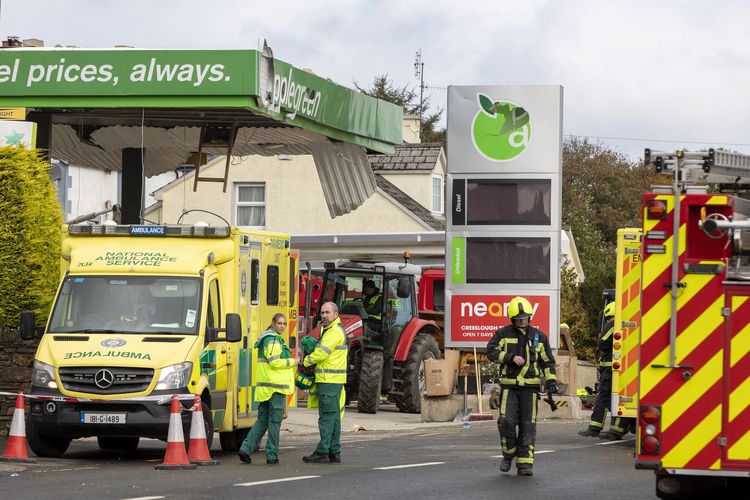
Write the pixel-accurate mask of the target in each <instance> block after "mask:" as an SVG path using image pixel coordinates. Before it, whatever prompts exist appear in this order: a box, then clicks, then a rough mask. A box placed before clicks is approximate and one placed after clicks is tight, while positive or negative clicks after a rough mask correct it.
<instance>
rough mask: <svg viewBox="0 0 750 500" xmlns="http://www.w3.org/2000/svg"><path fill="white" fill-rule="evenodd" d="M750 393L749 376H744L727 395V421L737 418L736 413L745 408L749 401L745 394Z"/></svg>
mask: <svg viewBox="0 0 750 500" xmlns="http://www.w3.org/2000/svg"><path fill="white" fill-rule="evenodd" d="M748 394H750V378H746V379H745V380H744V382H742V383H741V384H740V385H738V386H737V388H735V389H734V390H733V391H732V393H731V394H730V395H729V422H730V425H731V422H732V421H733V420H734V419H735V418H737V415H739V414H740V413H742V412H743V410H744V409H745V408H747V406H748V404H750V401H748V399H747V395H748Z"/></svg>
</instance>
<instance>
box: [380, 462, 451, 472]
mask: <svg viewBox="0 0 750 500" xmlns="http://www.w3.org/2000/svg"><path fill="white" fill-rule="evenodd" d="M444 463H445V462H425V463H423V464H405V465H391V466H388V467H373V468H372V470H391V469H408V468H410V467H427V466H428V465H442V464H444Z"/></svg>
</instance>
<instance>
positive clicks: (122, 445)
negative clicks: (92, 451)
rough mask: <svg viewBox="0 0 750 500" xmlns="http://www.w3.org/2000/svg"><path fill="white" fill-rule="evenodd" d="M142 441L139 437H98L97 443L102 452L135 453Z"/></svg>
mask: <svg viewBox="0 0 750 500" xmlns="http://www.w3.org/2000/svg"><path fill="white" fill-rule="evenodd" d="M140 439H141V438H139V437H138V436H135V437H129V436H126V437H123V436H98V437H97V438H96V441H97V442H98V443H99V448H100V449H102V450H118V451H135V450H136V449H138V441H140Z"/></svg>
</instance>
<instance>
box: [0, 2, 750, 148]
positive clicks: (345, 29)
mask: <svg viewBox="0 0 750 500" xmlns="http://www.w3.org/2000/svg"><path fill="white" fill-rule="evenodd" d="M749 20H750V2H744V1H742V0H721V1H715V2H706V1H692V0H690V1H688V0H683V1H676V0H660V1H640V0H629V1H617V2H615V1H608V0H577V1H570V0H515V1H513V2H510V1H506V0H488V1H485V0H481V1H466V2H457V1H456V0H431V1H421V0H414V1H409V0H369V1H364V0H362V1H356V0H352V1H348V2H347V1H336V0H310V1H286V0H270V1H254V0H211V1H205V0H204V1H198V0H179V1H177V0H158V1H156V0H151V1H146V0H128V1H122V0H118V1H114V0H88V1H85V0H46V1H44V0H5V1H2V4H1V8H0V36H2V37H3V38H5V37H6V36H8V35H14V36H18V37H20V38H22V39H24V38H40V39H42V40H44V41H45V44H46V45H47V46H54V45H57V44H60V45H75V46H79V47H103V48H106V47H112V46H114V45H131V46H135V47H139V48H180V49H182V48H185V49H255V48H257V46H258V40H259V39H263V38H265V39H267V40H268V44H269V45H270V46H271V48H272V49H273V52H274V56H275V57H277V58H279V59H282V60H284V61H286V62H289V63H291V64H293V65H294V66H296V67H299V68H310V69H312V70H313V71H314V72H315V73H317V74H319V75H321V76H325V77H328V78H331V79H332V80H334V81H336V82H337V83H340V84H342V85H347V86H353V85H352V82H353V81H356V82H358V83H359V84H360V85H361V86H365V87H366V86H369V84H370V83H371V82H372V80H373V78H374V77H375V76H376V75H379V74H383V73H387V74H388V75H389V76H390V77H391V78H392V79H393V81H394V83H395V84H397V85H413V86H416V85H418V81H417V80H416V78H415V76H414V58H415V53H416V52H417V51H418V50H420V49H421V51H422V61H423V62H424V76H425V82H426V83H427V85H429V86H430V87H431V88H429V89H428V90H427V92H428V93H429V94H431V96H432V103H433V104H434V105H442V106H444V104H445V92H446V91H445V87H446V86H448V85H532V84H533V85H537V84H556V85H557V84H559V85H562V86H563V87H564V89H565V90H564V120H563V128H564V133H565V134H566V135H577V136H587V137H590V138H591V139H592V140H594V141H597V140H598V141H601V142H602V143H604V144H605V145H607V146H609V147H612V148H614V149H617V150H619V151H622V152H624V153H626V154H629V155H631V156H632V157H633V158H640V157H642V151H643V148H644V147H652V148H655V149H660V148H661V149H669V150H673V149H681V148H683V147H687V148H688V149H699V148H701V147H706V146H726V147H729V148H732V149H735V150H739V151H743V152H747V153H750V29H748V21H749ZM626 139H643V141H640V140H626ZM659 140H664V141H674V142H659Z"/></svg>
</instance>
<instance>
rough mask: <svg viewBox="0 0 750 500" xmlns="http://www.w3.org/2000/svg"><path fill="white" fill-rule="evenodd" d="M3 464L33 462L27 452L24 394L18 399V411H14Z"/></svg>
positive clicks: (20, 393)
mask: <svg viewBox="0 0 750 500" xmlns="http://www.w3.org/2000/svg"><path fill="white" fill-rule="evenodd" d="M0 460H2V461H3V462H33V461H34V460H33V459H31V458H29V453H28V452H27V451H26V417H25V414H24V410H23V392H19V393H18V396H17V397H16V409H15V410H13V420H12V421H11V423H10V432H9V433H8V443H7V444H6V445H5V452H4V453H3V456H2V457H0Z"/></svg>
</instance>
